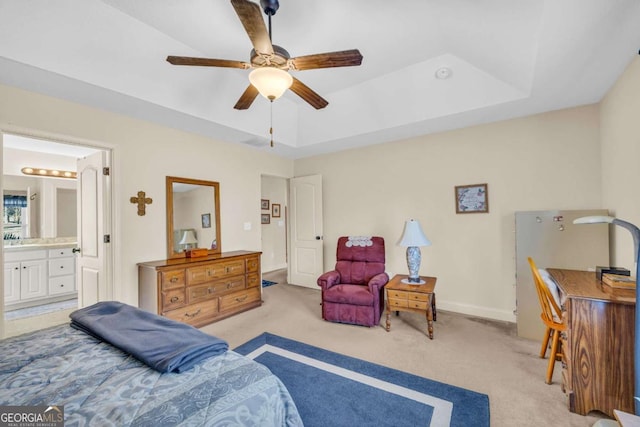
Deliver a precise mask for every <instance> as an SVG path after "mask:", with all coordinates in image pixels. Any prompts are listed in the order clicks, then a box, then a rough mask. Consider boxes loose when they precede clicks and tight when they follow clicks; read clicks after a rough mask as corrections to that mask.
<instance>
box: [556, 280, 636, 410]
mask: <svg viewBox="0 0 640 427" xmlns="http://www.w3.org/2000/svg"><path fill="white" fill-rule="evenodd" d="M547 270H548V271H549V273H550V274H551V276H552V277H553V278H554V279H555V281H556V282H557V283H558V286H559V287H560V291H561V292H562V294H563V297H566V300H565V302H564V303H563V304H562V310H563V316H562V317H563V321H564V322H565V323H566V325H567V331H566V333H563V334H562V336H561V340H562V365H563V369H562V388H563V391H564V392H565V393H566V394H567V395H568V397H569V410H570V411H571V412H576V413H578V414H582V415H586V414H587V413H589V412H590V411H592V410H598V411H601V412H603V413H605V414H607V415H609V416H610V417H613V416H614V413H613V410H614V409H618V410H622V411H625V412H629V413H633V412H634V407H633V357H634V356H633V353H634V350H633V343H634V325H635V303H636V302H635V290H630V289H612V288H610V287H609V286H607V285H604V284H602V282H600V281H599V280H598V279H597V278H596V273H594V272H589V271H578V270H560V269H554V268H549V269H547Z"/></svg>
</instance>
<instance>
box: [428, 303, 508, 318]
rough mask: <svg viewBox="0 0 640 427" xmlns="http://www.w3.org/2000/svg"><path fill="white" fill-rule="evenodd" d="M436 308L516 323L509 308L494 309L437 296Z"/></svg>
mask: <svg viewBox="0 0 640 427" xmlns="http://www.w3.org/2000/svg"><path fill="white" fill-rule="evenodd" d="M436 309H438V310H440V309H442V310H445V311H452V312H454V313H461V314H468V315H470V316H476V317H483V318H486V319H493V320H501V321H503V322H512V323H516V316H515V314H513V311H510V310H496V309H495V308H488V307H482V306H477V305H470V304H461V303H458V302H451V301H442V300H440V299H438V298H436Z"/></svg>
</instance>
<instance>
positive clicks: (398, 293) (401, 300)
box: [384, 274, 437, 339]
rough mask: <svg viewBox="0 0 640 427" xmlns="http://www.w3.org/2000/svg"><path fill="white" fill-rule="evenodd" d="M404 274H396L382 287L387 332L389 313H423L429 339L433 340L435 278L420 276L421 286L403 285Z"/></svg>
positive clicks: (405, 276)
mask: <svg viewBox="0 0 640 427" xmlns="http://www.w3.org/2000/svg"><path fill="white" fill-rule="evenodd" d="M407 277H408V276H407V275H406V274H396V275H395V276H393V278H392V279H391V280H389V283H387V284H386V286H385V287H384V292H385V295H386V297H387V298H386V299H387V303H386V304H387V332H389V330H390V329H391V311H395V312H396V313H397V312H400V311H411V312H414V313H424V314H425V315H426V317H427V328H428V329H427V330H428V332H429V338H430V339H433V321H434V319H435V311H436V310H435V301H436V300H435V298H436V294H435V292H434V291H435V287H436V280H437V279H436V278H435V277H427V276H420V279H422V280H424V282H425V283H423V284H409V283H403V282H402V280H403V279H406V278H407Z"/></svg>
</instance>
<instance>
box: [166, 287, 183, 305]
mask: <svg viewBox="0 0 640 427" xmlns="http://www.w3.org/2000/svg"><path fill="white" fill-rule="evenodd" d="M184 303H185V296H184V288H179V289H170V290H168V291H163V292H162V307H161V311H167V310H173V309H174V308H178V307H182V306H183V305H184Z"/></svg>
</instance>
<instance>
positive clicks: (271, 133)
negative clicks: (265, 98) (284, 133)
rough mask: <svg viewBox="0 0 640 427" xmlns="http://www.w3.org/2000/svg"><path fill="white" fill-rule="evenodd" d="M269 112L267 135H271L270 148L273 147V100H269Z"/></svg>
mask: <svg viewBox="0 0 640 427" xmlns="http://www.w3.org/2000/svg"><path fill="white" fill-rule="evenodd" d="M269 107H270V108H269V110H270V117H269V135H271V144H270V146H271V147H273V99H272V100H271V103H270V105H269Z"/></svg>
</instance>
